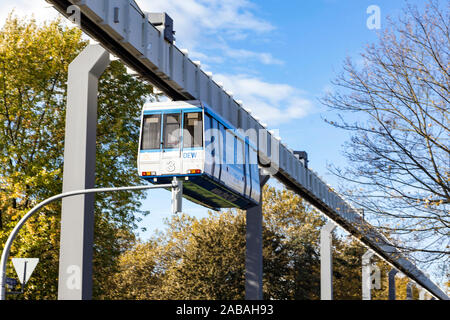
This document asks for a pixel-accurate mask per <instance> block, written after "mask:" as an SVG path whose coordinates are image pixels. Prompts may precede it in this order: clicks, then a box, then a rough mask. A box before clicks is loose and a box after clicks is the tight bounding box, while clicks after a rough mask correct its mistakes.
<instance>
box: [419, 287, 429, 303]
mask: <svg viewBox="0 0 450 320" xmlns="http://www.w3.org/2000/svg"><path fill="white" fill-rule="evenodd" d="M426 294H427V290H425V289H424V288H422V287H420V289H419V300H427V299H426Z"/></svg>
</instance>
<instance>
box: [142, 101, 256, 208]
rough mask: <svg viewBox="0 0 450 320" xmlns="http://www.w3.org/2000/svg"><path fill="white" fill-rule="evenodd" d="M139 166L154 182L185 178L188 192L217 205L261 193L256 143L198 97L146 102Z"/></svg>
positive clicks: (245, 202) (240, 202)
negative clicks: (195, 98)
mask: <svg viewBox="0 0 450 320" xmlns="http://www.w3.org/2000/svg"><path fill="white" fill-rule="evenodd" d="M138 171H139V174H140V177H141V178H143V179H146V180H148V181H150V182H152V183H155V184H162V183H170V181H171V180H172V179H173V177H179V178H180V179H183V196H184V197H186V198H187V199H189V200H191V201H193V202H196V203H199V204H201V205H203V206H206V207H209V208H212V209H215V210H217V209H219V208H233V207H234V208H240V209H247V208H249V207H252V206H255V205H257V204H258V202H259V199H260V192H261V190H260V185H259V171H258V160H257V149H256V146H254V145H253V144H252V143H251V142H250V141H249V139H248V138H247V137H244V136H242V135H240V134H239V132H238V131H237V130H236V128H234V127H233V126H232V125H231V124H230V123H229V122H228V121H226V120H225V119H223V118H222V117H220V116H219V115H217V114H216V113H215V112H214V111H213V110H212V109H211V108H210V107H209V106H208V105H206V104H205V103H203V102H200V101H170V102H156V103H149V104H145V105H144V107H143V110H142V119H141V134H140V141H139V154H138Z"/></svg>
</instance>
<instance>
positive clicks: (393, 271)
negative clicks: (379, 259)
mask: <svg viewBox="0 0 450 320" xmlns="http://www.w3.org/2000/svg"><path fill="white" fill-rule="evenodd" d="M397 273H398V271H397V269H391V271H389V272H388V285H389V288H388V290H389V293H388V294H389V297H388V299H389V300H395V297H396V295H395V276H396V275H397Z"/></svg>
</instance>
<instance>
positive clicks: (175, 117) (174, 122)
mask: <svg viewBox="0 0 450 320" xmlns="http://www.w3.org/2000/svg"><path fill="white" fill-rule="evenodd" d="M180 118H181V117H180V114H179V113H173V114H165V115H164V140H163V144H164V149H176V148H179V147H180V140H181V134H180V128H181V121H180V120H181V119H180Z"/></svg>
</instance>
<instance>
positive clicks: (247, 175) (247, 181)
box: [244, 143, 252, 189]
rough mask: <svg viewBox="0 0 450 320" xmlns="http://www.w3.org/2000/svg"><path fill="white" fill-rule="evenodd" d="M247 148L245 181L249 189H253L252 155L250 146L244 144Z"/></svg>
mask: <svg viewBox="0 0 450 320" xmlns="http://www.w3.org/2000/svg"><path fill="white" fill-rule="evenodd" d="M244 147H245V181H246V184H247V188H248V189H250V187H251V182H252V181H251V174H250V154H249V149H250V147H249V145H248V144H247V143H245V144H244Z"/></svg>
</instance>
